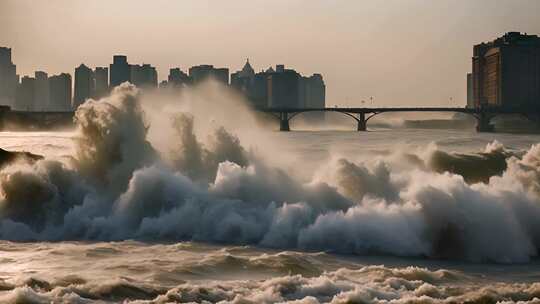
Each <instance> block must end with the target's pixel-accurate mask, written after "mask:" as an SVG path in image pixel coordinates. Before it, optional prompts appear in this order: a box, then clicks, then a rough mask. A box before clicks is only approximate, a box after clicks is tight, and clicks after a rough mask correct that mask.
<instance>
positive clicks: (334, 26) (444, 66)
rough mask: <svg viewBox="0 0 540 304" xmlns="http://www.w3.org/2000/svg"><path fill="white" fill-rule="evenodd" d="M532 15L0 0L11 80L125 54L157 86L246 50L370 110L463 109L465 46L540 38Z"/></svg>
mask: <svg viewBox="0 0 540 304" xmlns="http://www.w3.org/2000/svg"><path fill="white" fill-rule="evenodd" d="M470 2H473V3H470ZM305 10H307V11H309V14H306V16H304V15H302V12H303V11H305ZM539 10H540V2H538V1H525V0H518V1H515V0H513V1H503V2H500V3H496V4H495V3H492V2H490V1H485V0H480V1H446V0H444V1H437V2H436V3H431V2H428V1H420V0H410V1H396V0H392V1H386V2H385V4H384V5H378V2H376V1H361V2H360V1H357V2H353V3H351V2H345V1H335V2H331V3H330V2H324V1H309V2H306V1H290V2H285V1H276V2H275V3H272V4H271V3H266V2H261V1H251V2H245V1H237V2H233V3H227V4H224V3H220V2H209V1H199V2H195V1H182V2H174V1H154V2H152V3H149V2H139V1H135V2H129V3H128V2H126V1H115V2H113V3H108V2H103V1H94V2H91V3H85V2H82V1H70V2H68V1H56V0H54V1H50V2H46V3H45V2H43V3H40V2H31V1H24V0H23V1H10V0H8V1H2V3H0V29H1V31H2V35H0V45H5V46H9V47H12V48H13V50H14V58H13V59H14V62H16V63H17V68H18V73H19V74H20V75H33V71H35V70H46V71H49V73H50V74H58V73H60V72H65V71H70V72H72V69H73V67H75V66H78V65H80V64H81V63H84V64H86V65H88V66H105V65H106V64H109V63H110V55H111V54H125V55H127V56H129V58H130V59H131V60H132V61H133V62H148V63H151V64H152V65H154V66H155V67H156V69H157V72H158V74H159V75H160V77H159V80H160V81H161V80H163V79H166V75H167V74H168V69H169V68H171V67H180V68H182V70H184V71H186V70H187V69H188V67H190V66H194V65H198V64H205V63H207V64H212V65H214V66H227V67H229V68H230V70H231V71H235V70H239V69H241V67H242V66H243V64H244V60H245V58H247V57H249V58H250V59H251V62H252V65H253V67H254V68H255V70H256V71H257V72H258V71H260V70H261V69H266V68H268V67H269V66H273V65H274V64H275V63H283V64H285V65H287V66H294V67H295V69H296V70H298V71H299V72H300V73H302V74H308V75H310V74H313V73H321V74H323V75H324V76H325V81H326V83H327V86H328V88H329V89H328V92H327V96H328V97H327V104H328V105H329V106H332V105H335V104H338V105H343V106H346V105H358V104H359V103H360V101H361V100H366V99H369V97H370V96H374V97H375V102H376V103H377V104H378V105H397V106H399V105H449V104H450V103H451V100H450V99H451V98H452V100H453V102H454V103H456V105H457V104H458V103H459V105H464V104H465V101H466V76H465V75H466V73H468V72H470V69H471V57H472V50H471V48H470V46H471V45H474V44H477V43H479V42H482V41H489V40H491V39H494V38H496V37H499V36H501V35H502V34H504V33H505V32H508V31H521V32H527V33H531V34H538V33H540V20H538V18H537V17H536V12H537V11H539ZM510 11H511V12H512V14H508V12H510ZM307 15H309V16H307ZM158 17H159V18H158ZM41 21H43V22H41ZM42 23H44V25H43V24H42ZM430 24H437V27H430V26H428V25H430ZM42 25H43V26H42ZM54 33H61V34H54ZM65 50H68V51H65Z"/></svg>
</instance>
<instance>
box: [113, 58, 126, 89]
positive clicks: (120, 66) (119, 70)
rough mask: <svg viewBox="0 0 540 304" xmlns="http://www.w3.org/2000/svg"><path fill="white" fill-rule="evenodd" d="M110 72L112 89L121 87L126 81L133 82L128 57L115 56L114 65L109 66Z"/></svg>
mask: <svg viewBox="0 0 540 304" xmlns="http://www.w3.org/2000/svg"><path fill="white" fill-rule="evenodd" d="M109 71H110V85H111V88H114V87H116V86H119V85H120V84H122V83H124V82H126V81H131V67H130V65H129V63H128V61H127V57H126V56H123V55H115V56H114V57H113V63H112V64H111V65H110V66H109Z"/></svg>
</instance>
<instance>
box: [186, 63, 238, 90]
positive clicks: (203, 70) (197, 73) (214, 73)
mask: <svg viewBox="0 0 540 304" xmlns="http://www.w3.org/2000/svg"><path fill="white" fill-rule="evenodd" d="M189 77H191V80H192V81H193V83H194V84H198V83H200V82H203V81H205V80H208V79H210V78H213V79H215V80H217V81H219V82H221V83H223V84H225V85H228V84H229V69H227V68H214V66H213V65H208V64H203V65H198V66H194V67H191V68H189Z"/></svg>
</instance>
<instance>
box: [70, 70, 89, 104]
mask: <svg viewBox="0 0 540 304" xmlns="http://www.w3.org/2000/svg"><path fill="white" fill-rule="evenodd" d="M92 96H94V72H93V71H92V69H91V68H89V67H87V66H86V65H84V64H81V65H80V66H79V67H77V68H75V96H74V98H73V109H74V110H76V109H77V108H78V107H79V106H80V105H81V104H83V103H84V102H85V101H86V100H87V99H88V98H91V97H92Z"/></svg>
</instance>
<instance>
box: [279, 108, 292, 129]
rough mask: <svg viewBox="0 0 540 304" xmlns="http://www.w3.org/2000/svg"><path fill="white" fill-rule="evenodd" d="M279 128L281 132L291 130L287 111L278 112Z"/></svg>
mask: <svg viewBox="0 0 540 304" xmlns="http://www.w3.org/2000/svg"><path fill="white" fill-rule="evenodd" d="M279 130H280V131H282V132H289V131H290V130H291V128H290V126H289V113H287V112H281V113H279Z"/></svg>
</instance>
